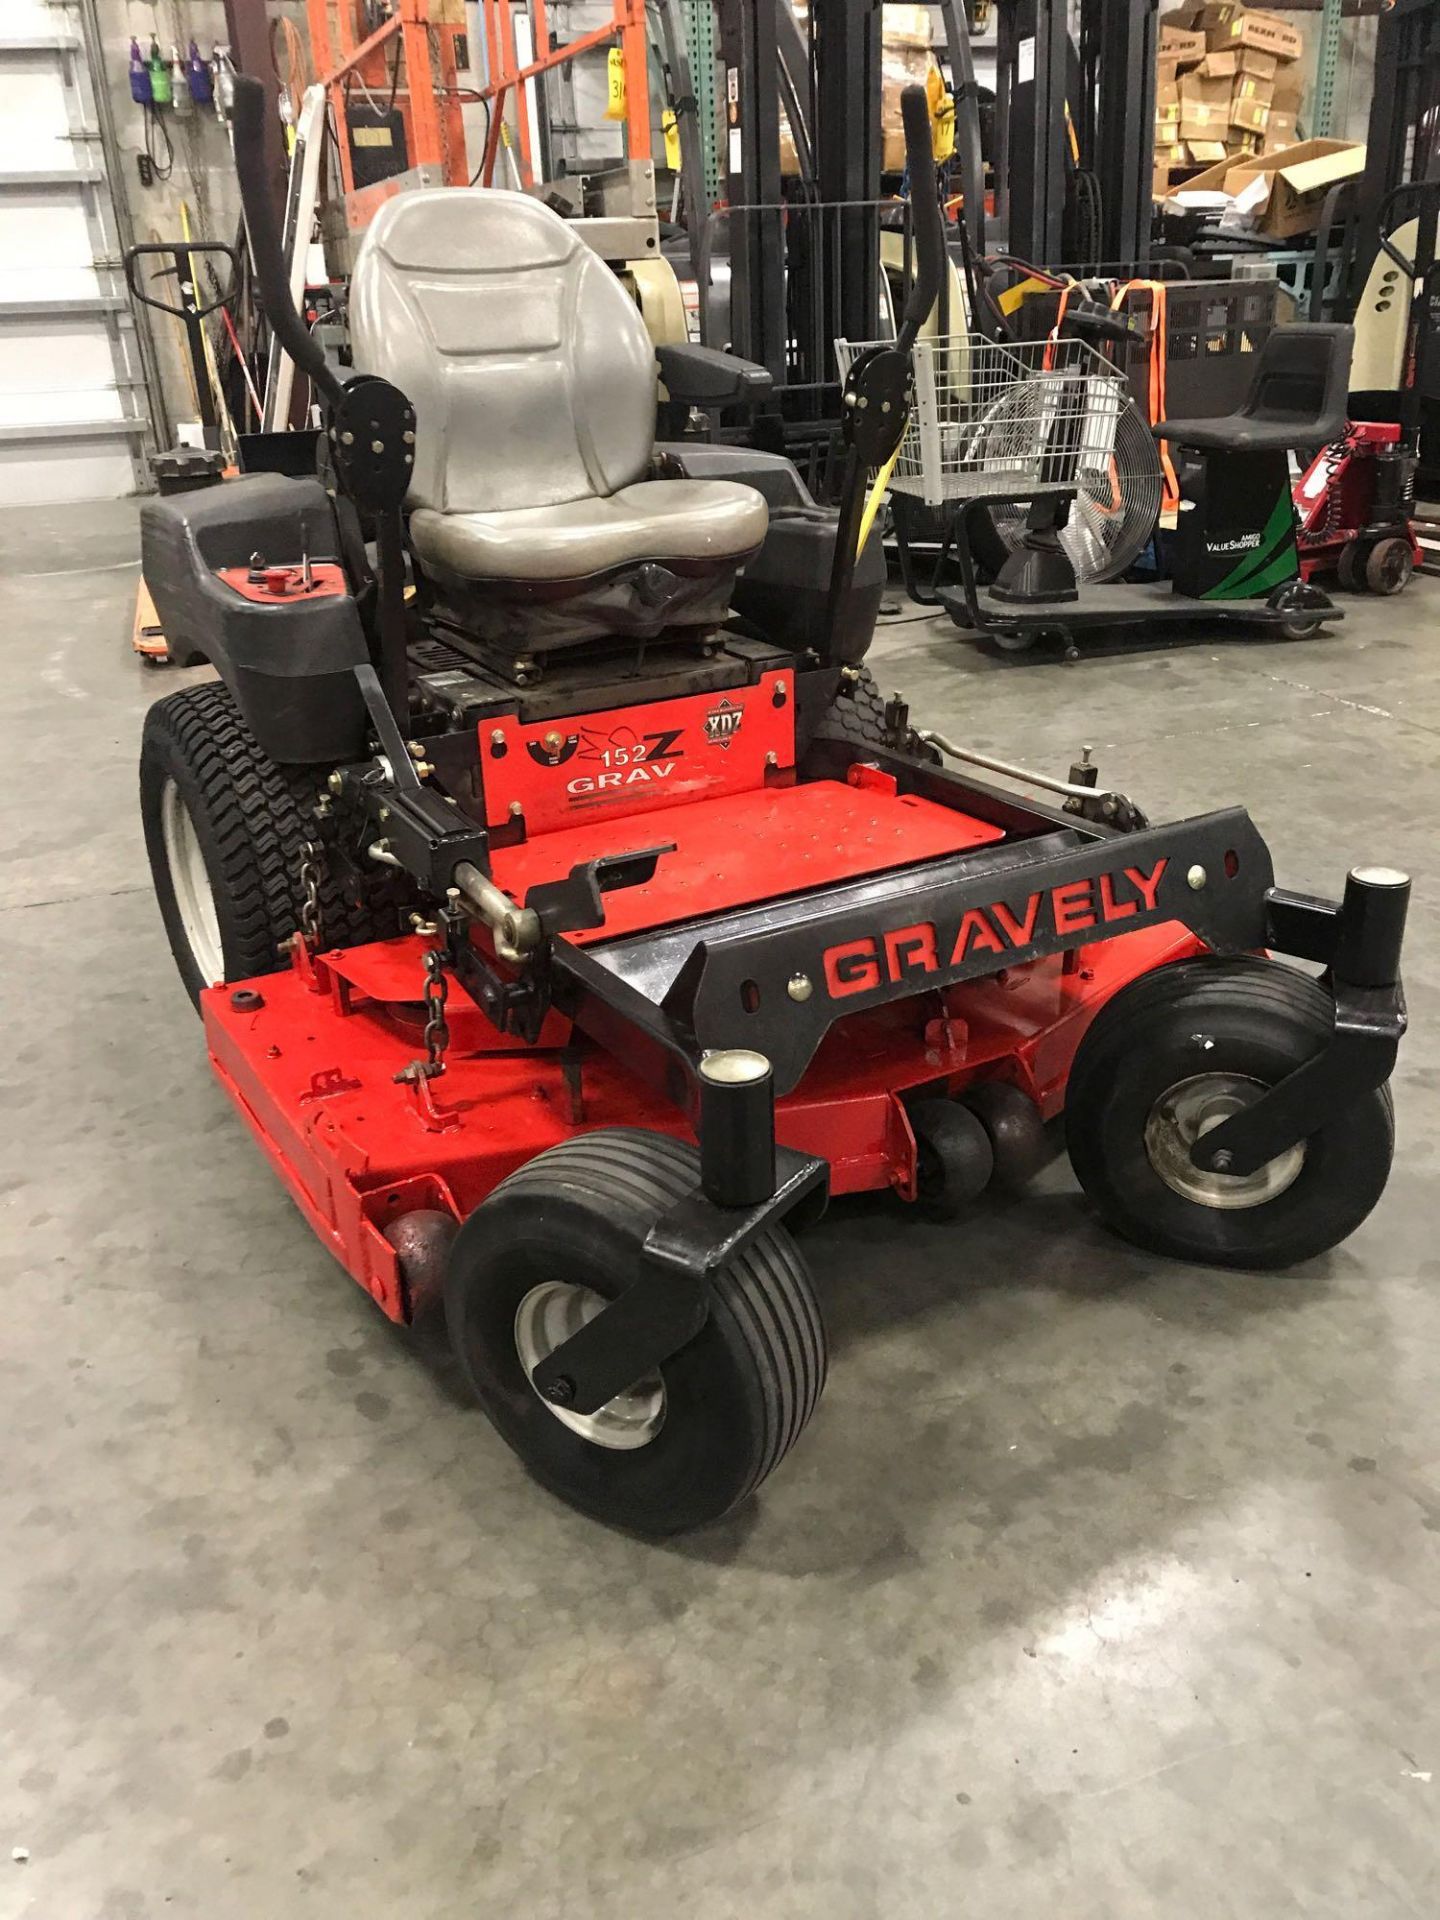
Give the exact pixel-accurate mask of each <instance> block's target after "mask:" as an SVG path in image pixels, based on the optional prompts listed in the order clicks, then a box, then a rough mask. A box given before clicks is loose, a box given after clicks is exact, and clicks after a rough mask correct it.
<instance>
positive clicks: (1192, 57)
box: [1160, 17, 1205, 64]
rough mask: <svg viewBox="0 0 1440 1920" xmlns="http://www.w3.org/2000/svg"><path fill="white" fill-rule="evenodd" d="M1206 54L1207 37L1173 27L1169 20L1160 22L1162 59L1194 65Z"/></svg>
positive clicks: (1185, 28) (1183, 28) (1187, 29)
mask: <svg viewBox="0 0 1440 1920" xmlns="http://www.w3.org/2000/svg"><path fill="white" fill-rule="evenodd" d="M1204 53H1205V36H1204V34H1203V33H1199V32H1195V31H1192V30H1191V29H1189V28H1187V27H1172V26H1171V25H1170V21H1169V18H1168V17H1167V18H1166V19H1164V20H1162V21H1161V22H1160V58H1161V59H1162V60H1166V59H1169V60H1177V61H1183V62H1185V63H1187V64H1193V63H1194V62H1195V61H1196V60H1199V59H1202V58H1203V57H1204Z"/></svg>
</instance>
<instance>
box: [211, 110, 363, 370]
mask: <svg viewBox="0 0 1440 1920" xmlns="http://www.w3.org/2000/svg"><path fill="white" fill-rule="evenodd" d="M233 126H234V138H235V172H236V175H237V177H238V179H239V182H240V204H241V206H242V207H243V208H244V210H245V230H246V232H247V233H248V234H249V236H250V258H251V261H252V263H253V264H254V268H255V285H256V288H257V290H258V292H259V296H260V305H261V307H262V308H263V310H264V313H265V317H266V319H267V320H268V321H269V322H270V331H271V332H272V333H273V334H274V336H275V338H276V340H278V341H279V343H280V345H281V346H282V347H283V348H284V349H285V351H286V353H288V354H289V356H290V358H291V359H292V360H293V361H294V362H295V365H296V366H297V367H299V368H300V370H301V372H302V373H305V374H307V375H308V376H309V378H310V380H311V381H312V383H313V384H314V387H315V390H316V392H317V393H320V394H323V395H324V397H325V399H326V400H327V401H328V402H329V403H330V405H331V406H332V407H333V406H334V404H335V402H336V401H337V400H338V399H339V398H340V382H339V381H338V380H337V379H336V377H335V375H334V373H333V372H332V371H331V369H330V367H329V366H328V365H327V363H326V360H325V355H324V354H323V353H322V352H321V351H320V347H319V344H318V342H317V341H316V340H315V338H314V336H313V335H312V333H311V332H310V329H309V328H308V327H307V326H306V325H305V322H304V321H303V320H302V319H301V317H300V315H299V314H298V313H297V312H296V310H295V302H294V301H293V300H292V299H291V297H290V283H289V280H288V278H287V276H286V271H285V253H284V249H283V248H282V246H281V244H280V229H279V227H278V225H277V224H276V220H275V209H274V206H273V205H272V204H271V200H270V193H269V184H268V181H267V179H266V175H265V89H264V87H263V86H262V85H261V83H260V82H259V81H258V80H257V79H256V78H255V77H254V75H253V74H248V73H237V74H236V76H235V110H234V122H233Z"/></svg>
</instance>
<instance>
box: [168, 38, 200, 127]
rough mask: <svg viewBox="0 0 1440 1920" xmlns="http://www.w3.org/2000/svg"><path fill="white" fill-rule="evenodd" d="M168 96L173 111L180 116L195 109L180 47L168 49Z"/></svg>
mask: <svg viewBox="0 0 1440 1920" xmlns="http://www.w3.org/2000/svg"><path fill="white" fill-rule="evenodd" d="M170 97H171V99H172V101H173V102H174V106H175V111H176V113H177V114H179V115H181V116H182V117H183V116H185V115H186V114H191V113H193V112H194V111H195V102H194V101H193V100H192V99H191V98H190V82H189V80H188V79H187V78H186V76H185V62H184V61H183V60H182V59H181V58H180V49H179V48H178V47H171V49H170Z"/></svg>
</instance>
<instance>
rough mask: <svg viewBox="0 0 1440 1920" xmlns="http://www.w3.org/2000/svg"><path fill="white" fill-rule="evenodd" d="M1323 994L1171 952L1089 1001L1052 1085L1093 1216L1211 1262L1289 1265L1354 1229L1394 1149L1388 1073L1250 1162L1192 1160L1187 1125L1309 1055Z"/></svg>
mask: <svg viewBox="0 0 1440 1920" xmlns="http://www.w3.org/2000/svg"><path fill="white" fill-rule="evenodd" d="M1334 1024H1335V1008H1334V1002H1333V1001H1332V1000H1331V998H1330V996H1329V994H1328V993H1326V991H1325V990H1324V988H1323V987H1322V986H1320V984H1319V983H1318V982H1317V981H1315V980H1312V979H1310V978H1309V977H1308V976H1307V975H1305V974H1301V973H1296V972H1294V971H1293V970H1292V969H1291V968H1289V967H1284V966H1280V965H1278V964H1277V963H1276V962H1274V961H1271V960H1257V959H1242V960H1204V959H1199V960H1184V961H1181V962H1179V963H1178V964H1177V965H1174V966H1169V967H1162V968H1160V969H1158V970H1157V971H1156V972H1154V973H1149V974H1145V975H1144V976H1142V978H1140V979H1139V980H1136V981H1134V982H1132V983H1131V985H1129V986H1128V987H1125V988H1123V989H1122V991H1121V992H1119V993H1118V994H1116V996H1115V998H1114V999H1113V1000H1111V1001H1110V1002H1109V1004H1108V1005H1107V1006H1106V1007H1105V1008H1104V1009H1103V1010H1102V1011H1101V1013H1100V1014H1099V1015H1097V1017H1096V1019H1095V1022H1094V1024H1093V1025H1092V1026H1091V1028H1090V1030H1089V1032H1088V1033H1087V1034H1086V1035H1085V1038H1084V1039H1083V1040H1082V1041H1081V1043H1080V1046H1079V1049H1078V1051H1077V1052H1076V1055H1075V1064H1074V1066H1073V1067H1072V1069H1071V1073H1070V1085H1069V1089H1068V1091H1067V1094H1066V1099H1065V1134H1066V1140H1067V1144H1068V1145H1069V1148H1070V1160H1071V1164H1072V1165H1073V1167H1074V1169H1075V1174H1076V1177H1077V1179H1078V1180H1079V1182H1080V1184H1081V1186H1082V1187H1083V1188H1084V1189H1085V1192H1086V1194H1087V1195H1088V1196H1089V1198H1090V1199H1091V1201H1092V1202H1093V1203H1094V1205H1095V1207H1096V1208H1097V1210H1098V1211H1099V1213H1100V1214H1101V1216H1102V1218H1103V1219H1104V1220H1105V1221H1106V1223H1107V1224H1108V1225H1109V1226H1111V1227H1113V1228H1114V1229H1115V1231H1116V1232H1117V1233H1120V1234H1123V1235H1124V1237H1125V1238H1126V1239H1127V1240H1133V1241H1134V1242H1135V1244H1136V1245H1137V1246H1141V1247H1148V1248H1150V1249H1152V1250H1153V1251H1154V1252H1156V1253H1165V1254H1170V1255H1172V1256H1173V1257H1174V1258H1176V1259H1179V1260H1194V1261H1203V1262H1206V1263H1208V1264H1210V1265H1212V1266H1222V1267H1251V1268H1256V1267H1259V1268H1265V1267H1288V1266H1293V1265H1294V1264H1295V1263H1296V1262H1298V1261H1301V1260H1309V1259H1312V1258H1313V1257H1314V1256H1315V1255H1316V1254H1320V1253H1324V1252H1325V1251H1326V1250H1327V1249H1328V1248H1330V1247H1333V1246H1336V1245H1338V1244H1339V1242H1340V1241H1342V1240H1343V1239H1345V1238H1346V1236H1347V1235H1349V1234H1351V1233H1353V1232H1354V1231H1355V1229H1356V1228H1357V1227H1358V1226H1359V1225H1360V1223H1361V1221H1362V1220H1364V1218H1365V1216H1366V1215H1367V1214H1368V1213H1369V1212H1370V1210H1371V1208H1372V1207H1373V1206H1374V1205H1375V1203H1376V1201H1377V1200H1378V1199H1379V1198H1380V1195H1381V1193H1382V1192H1383V1191H1384V1188H1385V1182H1386V1180H1387V1179H1388V1177H1389V1173H1390V1162H1391V1158H1392V1155H1393V1152H1394V1144H1395V1124H1394V1114H1393V1109H1392V1106H1391V1101H1390V1090H1389V1088H1388V1087H1378V1088H1376V1089H1375V1090H1374V1091H1373V1092H1370V1093H1367V1094H1363V1095H1362V1096H1361V1097H1360V1098H1359V1099H1358V1100H1356V1101H1354V1102H1352V1104H1351V1105H1350V1106H1348V1107H1345V1108H1343V1109H1342V1110H1341V1111H1340V1112H1339V1113H1337V1114H1336V1115H1335V1116H1334V1118H1333V1119H1331V1120H1329V1121H1327V1122H1326V1123H1325V1125H1324V1126H1322V1127H1319V1128H1317V1130H1316V1131H1315V1132H1314V1133H1312V1134H1310V1135H1308V1136H1307V1137H1306V1138H1305V1139H1304V1140H1303V1141H1300V1142H1298V1143H1297V1145H1296V1146H1295V1147H1291V1148H1288V1149H1287V1150H1286V1152H1285V1153H1282V1154H1280V1155H1277V1157H1276V1158H1275V1159H1274V1160H1272V1161H1270V1162H1269V1163H1268V1165H1267V1166H1265V1167H1262V1168H1260V1169H1258V1170H1257V1171H1256V1172H1255V1173H1252V1174H1236V1175H1230V1174H1221V1173H1210V1172H1204V1171H1202V1170H1200V1169H1198V1168H1196V1167H1195V1166H1194V1165H1193V1163H1192V1162H1191V1161H1190V1160H1189V1157H1188V1149H1189V1146H1190V1145H1191V1144H1193V1141H1194V1139H1195V1138H1196V1137H1198V1135H1199V1134H1201V1133H1203V1132H1205V1131H1207V1130H1208V1128H1209V1127H1210V1126H1213V1125H1215V1124H1216V1123H1217V1121H1218V1120H1220V1119H1223V1118H1225V1117H1226V1115H1227V1114H1229V1113H1233V1112H1235V1111H1238V1110H1239V1108H1241V1107H1244V1106H1247V1105H1249V1104H1250V1103H1251V1102H1252V1101H1253V1100H1255V1099H1257V1098H1259V1096H1260V1094H1261V1093H1262V1092H1263V1091H1264V1090H1265V1089H1267V1088H1269V1087H1271V1086H1274V1085H1275V1084H1276V1082H1277V1081H1279V1080H1282V1079H1284V1078H1285V1076H1286V1075H1287V1074H1289V1073H1291V1072H1293V1071H1294V1069H1295V1068H1296V1067H1298V1066H1300V1065H1302V1064H1303V1063H1304V1062H1305V1061H1306V1060H1308V1059H1310V1058H1311V1057H1312V1056H1313V1055H1314V1054H1316V1053H1318V1052H1319V1051H1320V1049H1321V1048H1322V1047H1324V1046H1325V1045H1326V1043H1327V1042H1328V1040H1329V1039H1330V1036H1331V1034H1332V1032H1333V1030H1334Z"/></svg>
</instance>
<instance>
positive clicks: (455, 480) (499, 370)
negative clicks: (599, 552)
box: [350, 187, 655, 513]
mask: <svg viewBox="0 0 1440 1920" xmlns="http://www.w3.org/2000/svg"><path fill="white" fill-rule="evenodd" d="M350 333H351V340H352V343H353V349H354V356H355V368H356V371H357V372H359V373H373V374H378V375H380V376H381V377H382V378H383V379H386V380H390V381H393V383H394V384H395V385H396V386H397V387H399V388H401V390H402V391H403V392H404V393H405V394H406V395H407V396H408V397H409V398H410V400H411V401H412V402H413V403H414V406H415V471H414V477H413V479H412V481H411V485H410V493H409V501H410V504H411V506H423V507H433V508H435V509H437V510H438V511H439V512H441V513H486V512H504V511H507V510H510V509H513V508H520V507H549V506H558V505H560V504H561V503H562V502H564V501H567V500H581V499H585V498H586V497H588V496H591V495H595V494H600V495H608V494H611V493H614V492H615V491H616V489H617V488H619V487H623V486H628V485H629V484H630V483H631V482H632V481H635V480H638V479H640V478H641V477H642V476H643V475H644V473H645V471H646V469H647V467H648V465H649V461H650V452H651V448H652V445H653V443H654V436H655V353H654V348H653V347H652V345H651V342H650V336H649V334H648V333H647V332H646V330H645V323H644V321H643V320H642V319H641V318H640V314H639V312H638V310H637V309H636V307H635V305H634V303H633V301H632V300H631V299H630V297H629V295H628V294H627V293H626V292H625V289H624V288H623V287H622V286H621V285H620V282H619V281H618V280H617V279H616V277H615V275H614V274H613V273H611V271H610V270H609V268H608V267H607V266H606V265H605V264H604V262H603V261H602V260H601V259H600V258H599V257H598V256H597V255H596V254H594V253H592V252H591V250H590V249H589V248H588V247H587V246H586V245H585V243H584V241H583V240H581V239H580V238H579V236H578V235H577V234H576V233H575V232H574V231H573V229H571V228H570V227H568V226H567V225H566V223H565V222H564V221H563V220H562V219H560V217H559V216H558V214H555V213H552V212H551V210H550V208H549V207H546V206H542V205H541V203H540V202H539V201H538V200H532V199H530V198H528V197H527V196H526V195H524V194H520V193H506V192H503V191H500V190H498V189H495V188H487V187H471V188H466V187H444V188H437V189H433V190H427V191H421V192H417V193H399V194H397V195H396V196H395V197H394V199H392V200H390V201H388V202H387V203H386V205H385V206H384V207H382V208H381V210H380V212H379V213H378V214H376V216H375V218H374V220H373V221H372V222H371V223H370V228H369V231H368V232H367V233H366V235H365V240H364V243H363V244H362V246H361V248H360V253H359V256H358V258H357V260H356V262H355V272H354V275H353V277H352V280H351V284H350Z"/></svg>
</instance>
